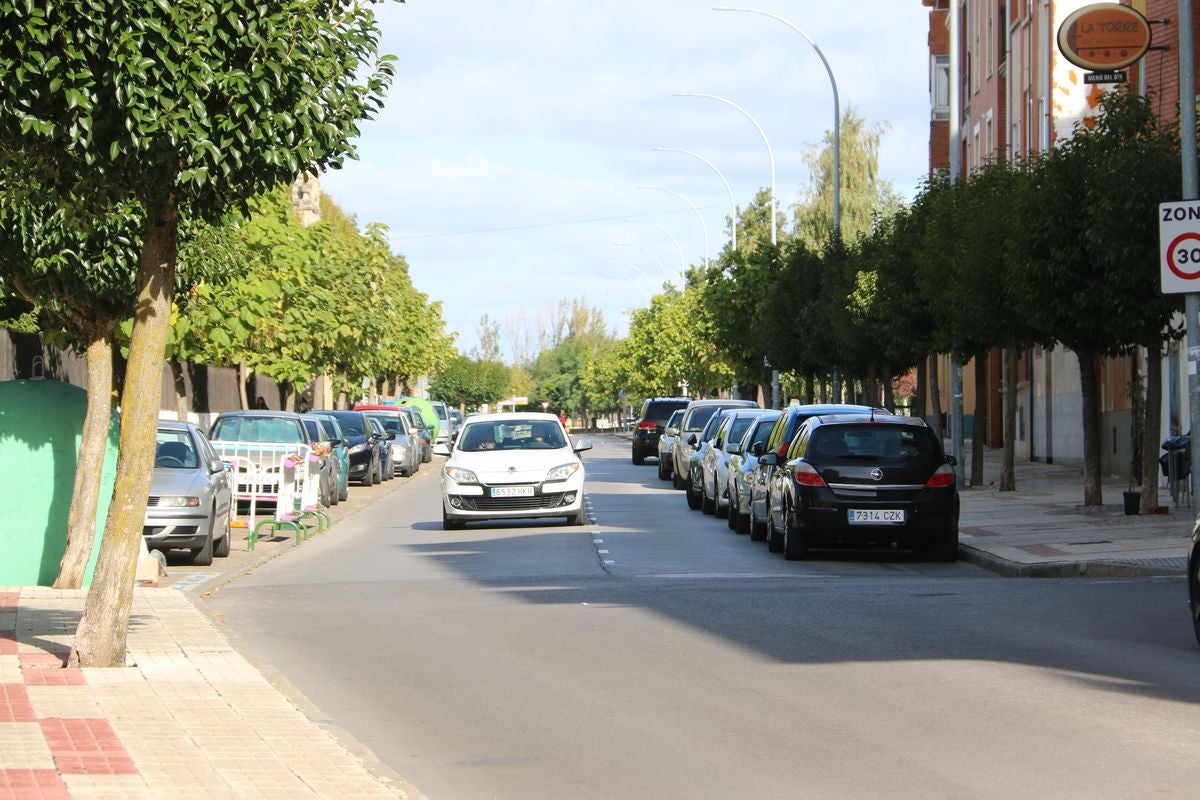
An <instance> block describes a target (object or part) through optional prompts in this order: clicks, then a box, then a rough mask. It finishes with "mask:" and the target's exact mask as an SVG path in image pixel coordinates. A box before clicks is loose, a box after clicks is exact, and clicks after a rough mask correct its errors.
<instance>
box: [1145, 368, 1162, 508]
mask: <svg viewBox="0 0 1200 800" xmlns="http://www.w3.org/2000/svg"><path fill="white" fill-rule="evenodd" d="M1160 347H1161V345H1157V346H1155V347H1151V348H1149V349H1148V350H1147V351H1146V414H1145V428H1144V432H1143V435H1142V508H1141V511H1142V513H1143V514H1150V513H1153V512H1154V511H1156V510H1157V509H1158V453H1159V443H1160V441H1161V438H1162V425H1161V424H1160V423H1161V420H1160V419H1159V416H1160V415H1161V414H1162V382H1163V369H1162V352H1161V350H1160Z"/></svg>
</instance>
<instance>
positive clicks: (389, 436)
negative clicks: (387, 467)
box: [387, 431, 396, 442]
mask: <svg viewBox="0 0 1200 800" xmlns="http://www.w3.org/2000/svg"><path fill="white" fill-rule="evenodd" d="M395 438H396V432H395V431H388V432H387V439H388V441H389V442H390V441H392V440H393V439H395Z"/></svg>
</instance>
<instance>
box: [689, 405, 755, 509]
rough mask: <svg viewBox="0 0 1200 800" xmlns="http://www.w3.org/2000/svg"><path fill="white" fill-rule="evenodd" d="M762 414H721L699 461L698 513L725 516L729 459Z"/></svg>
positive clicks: (738, 411)
mask: <svg viewBox="0 0 1200 800" xmlns="http://www.w3.org/2000/svg"><path fill="white" fill-rule="evenodd" d="M765 413H767V412H766V411H764V410H763V409H761V408H744V409H734V410H732V411H726V412H723V414H722V419H721V425H720V427H718V428H717V433H716V435H715V436H714V437H713V440H712V445H711V446H710V447H708V448H706V449H705V451H704V455H703V456H701V458H700V510H701V511H703V512H704V513H705V514H714V515H716V517H717V518H718V519H724V518H725V517H726V516H728V515H729V492H728V489H729V459H730V457H732V456H733V454H735V453H739V452H741V450H740V448H741V442H742V437H743V436H744V435H745V434H746V430H747V429H748V428H749V427H750V425H751V424H753V422H754V420H755V419H756V418H757V417H760V416H762V415H763V414H765Z"/></svg>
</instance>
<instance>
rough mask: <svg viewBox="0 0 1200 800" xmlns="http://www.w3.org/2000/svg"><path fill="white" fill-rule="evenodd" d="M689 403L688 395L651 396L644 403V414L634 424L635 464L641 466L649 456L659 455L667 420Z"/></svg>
mask: <svg viewBox="0 0 1200 800" xmlns="http://www.w3.org/2000/svg"><path fill="white" fill-rule="evenodd" d="M687 404H688V399H687V398H686V397H650V398H647V399H646V400H645V401H644V402H643V403H642V414H641V416H640V417H638V418H637V421H636V422H634V424H633V463H634V464H637V465H638V466H641V465H642V464H645V463H646V458H647V457H648V456H657V455H658V440H659V438H660V437H661V436H662V433H663V428H665V427H666V424H667V420H669V419H670V418H671V414H673V413H675V412H676V411H678V410H679V409H683V408H687ZM660 463H661V461H660ZM660 477H661V476H660Z"/></svg>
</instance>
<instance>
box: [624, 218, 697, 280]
mask: <svg viewBox="0 0 1200 800" xmlns="http://www.w3.org/2000/svg"><path fill="white" fill-rule="evenodd" d="M621 222H636V223H638V224H639V225H649V226H650V227H652V228H658V229H659V230H660V231H662V232H663V233H665V234H666V235H667V238H668V239H670V240H671V243H672V244H674V245H675V249H676V251H678V252H679V276H680V278H683V277H685V276H686V274H687V257H686V256H685V255H684V254H683V248H682V247H680V246H679V240H678V239H676V238H675V236H674V235H672V233H671V232H670V231H669V230H667V229H666V228H664V227H663V226H662V225H659V224H658V223H657V222H651V221H650V220H648V219H623V220H621Z"/></svg>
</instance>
